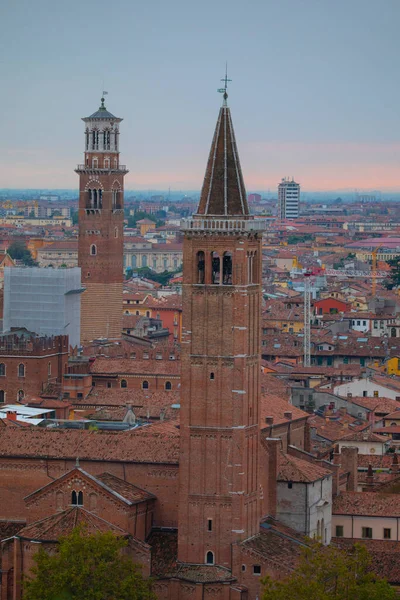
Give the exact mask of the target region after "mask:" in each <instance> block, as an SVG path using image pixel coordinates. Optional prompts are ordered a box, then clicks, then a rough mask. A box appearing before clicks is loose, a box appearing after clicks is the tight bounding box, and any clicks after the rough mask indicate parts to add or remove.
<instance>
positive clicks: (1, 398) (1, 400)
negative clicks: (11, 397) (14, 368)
mask: <svg viewBox="0 0 400 600" xmlns="http://www.w3.org/2000/svg"><path fill="white" fill-rule="evenodd" d="M5 401H6V393H5V391H4V390H0V403H3V404H4V402H5Z"/></svg>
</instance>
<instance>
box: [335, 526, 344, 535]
mask: <svg viewBox="0 0 400 600" xmlns="http://www.w3.org/2000/svg"><path fill="white" fill-rule="evenodd" d="M336 537H343V525H336Z"/></svg>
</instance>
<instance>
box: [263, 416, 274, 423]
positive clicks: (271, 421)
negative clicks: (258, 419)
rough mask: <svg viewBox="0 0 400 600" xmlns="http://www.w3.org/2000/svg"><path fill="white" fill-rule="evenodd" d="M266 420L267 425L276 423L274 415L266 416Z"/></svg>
mask: <svg viewBox="0 0 400 600" xmlns="http://www.w3.org/2000/svg"><path fill="white" fill-rule="evenodd" d="M265 422H266V424H267V425H273V424H274V417H265Z"/></svg>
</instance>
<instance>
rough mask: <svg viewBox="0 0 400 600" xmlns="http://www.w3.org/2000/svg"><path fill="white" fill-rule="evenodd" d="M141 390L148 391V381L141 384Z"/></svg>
mask: <svg viewBox="0 0 400 600" xmlns="http://www.w3.org/2000/svg"><path fill="white" fill-rule="evenodd" d="M142 389H143V390H148V389H149V382H148V381H143V383H142Z"/></svg>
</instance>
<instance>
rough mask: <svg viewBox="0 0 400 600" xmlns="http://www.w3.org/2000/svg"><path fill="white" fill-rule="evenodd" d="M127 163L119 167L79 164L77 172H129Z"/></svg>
mask: <svg viewBox="0 0 400 600" xmlns="http://www.w3.org/2000/svg"><path fill="white" fill-rule="evenodd" d="M128 172H129V171H128V169H127V168H126V165H119V166H118V167H112V166H110V167H108V168H100V167H91V166H90V165H77V167H76V169H75V173H128Z"/></svg>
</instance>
